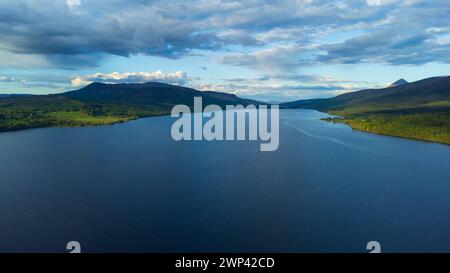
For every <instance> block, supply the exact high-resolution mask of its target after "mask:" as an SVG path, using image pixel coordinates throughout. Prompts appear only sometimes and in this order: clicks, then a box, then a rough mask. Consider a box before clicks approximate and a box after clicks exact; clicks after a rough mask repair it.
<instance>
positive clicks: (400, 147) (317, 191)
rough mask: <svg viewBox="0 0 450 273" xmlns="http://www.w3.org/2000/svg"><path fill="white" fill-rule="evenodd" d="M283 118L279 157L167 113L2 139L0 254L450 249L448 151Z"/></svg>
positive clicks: (298, 115) (315, 116)
mask: <svg viewBox="0 0 450 273" xmlns="http://www.w3.org/2000/svg"><path fill="white" fill-rule="evenodd" d="M324 116H325V114H322V113H319V112H315V111H309V110H295V111H294V110H286V111H282V113H281V124H280V147H279V150H278V151H276V152H260V151H259V143H257V142H248V141H241V142H237V141H234V142H175V141H173V140H172V138H171V136H170V127H171V125H172V122H173V121H174V120H173V119H172V118H170V117H158V118H148V119H142V120H137V121H133V122H129V123H126V124H120V125H113V126H104V127H87V128H48V129H35V130H27V131H20V132H11V133H2V134H0V216H1V218H0V251H1V252H11V251H20V252H36V251H45V252H47V251H51V252H65V251H66V250H65V246H66V243H67V242H68V241H72V240H76V241H79V242H80V243H81V245H82V250H83V251H84V252H118V251H120V252H143V251H145V252H186V251H187V252H190V251H195V252H197V251H199V252H209V251H214V252H216V251H227V252H230V251H252V252H262V251H264V252H265V251H270V252H310V251H313V252H329V251H336V252H366V249H365V246H366V244H367V242H368V241H372V240H376V241H379V242H380V243H381V245H382V251H385V252H397V251H403V252H405V251H406V252H415V251H447V252H450V146H445V145H440V144H432V143H425V142H418V141H412V140H406V139H400V138H393V137H385V136H378V135H373V134H367V133H363V132H356V131H352V130H351V129H350V128H349V127H347V126H345V125H339V124H330V123H326V122H323V121H320V120H319V119H320V118H321V117H324Z"/></svg>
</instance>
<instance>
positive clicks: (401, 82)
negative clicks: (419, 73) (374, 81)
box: [389, 79, 409, 87]
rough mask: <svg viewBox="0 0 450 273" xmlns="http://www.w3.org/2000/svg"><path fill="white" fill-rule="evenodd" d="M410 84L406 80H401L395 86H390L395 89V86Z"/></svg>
mask: <svg viewBox="0 0 450 273" xmlns="http://www.w3.org/2000/svg"><path fill="white" fill-rule="evenodd" d="M408 83H409V82H408V81H406V80H405V79H400V80H398V81H396V82H394V83H393V84H391V85H389V87H393V86H397V85H404V84H408Z"/></svg>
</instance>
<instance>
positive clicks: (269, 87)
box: [194, 75, 382, 102]
mask: <svg viewBox="0 0 450 273" xmlns="http://www.w3.org/2000/svg"><path fill="white" fill-rule="evenodd" d="M286 80H288V81H286ZM194 87H195V88H197V89H199V90H203V91H218V92H229V93H233V94H236V95H238V96H241V97H246V98H253V99H260V100H266V101H270V102H285V101H292V100H298V99H310V98H318V97H320V98H326V97H332V96H336V95H340V94H343V93H347V92H352V91H356V90H361V89H366V88H373V87H382V86H377V85H376V84H374V83H373V82H359V81H348V80H345V79H336V78H333V77H330V76H318V75H297V76H296V77H294V75H292V77H290V79H287V78H282V77H269V76H265V77H259V78H250V79H245V78H234V79H226V80H223V82H220V83H202V84H198V85H195V86H194Z"/></svg>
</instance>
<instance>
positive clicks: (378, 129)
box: [326, 111, 450, 144]
mask: <svg viewBox="0 0 450 273" xmlns="http://www.w3.org/2000/svg"><path fill="white" fill-rule="evenodd" d="M332 114H335V115H339V116H342V117H343V118H330V119H326V120H328V121H332V122H338V123H345V124H348V125H349V126H351V127H352V128H353V129H356V130H361V131H366V132H370V133H375V134H382V135H389V136H397V137H404V138H410V139H416V140H423V141H431V142H439V143H445V144H450V112H446V111H443V112H431V113H420V112H419V113H406V112H405V113H376V114H367V113H359V114H357V113H353V114H350V115H348V114H346V113H345V112H339V111H333V112H332Z"/></svg>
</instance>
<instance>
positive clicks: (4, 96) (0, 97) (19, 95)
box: [0, 94, 32, 99]
mask: <svg viewBox="0 0 450 273" xmlns="http://www.w3.org/2000/svg"><path fill="white" fill-rule="evenodd" d="M28 96H32V95H29V94H0V99H3V98H13V97H28Z"/></svg>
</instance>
